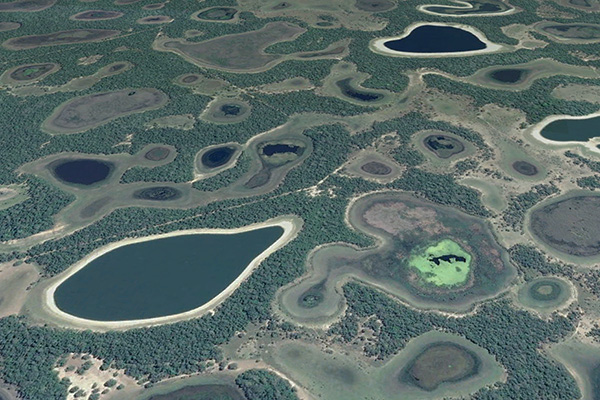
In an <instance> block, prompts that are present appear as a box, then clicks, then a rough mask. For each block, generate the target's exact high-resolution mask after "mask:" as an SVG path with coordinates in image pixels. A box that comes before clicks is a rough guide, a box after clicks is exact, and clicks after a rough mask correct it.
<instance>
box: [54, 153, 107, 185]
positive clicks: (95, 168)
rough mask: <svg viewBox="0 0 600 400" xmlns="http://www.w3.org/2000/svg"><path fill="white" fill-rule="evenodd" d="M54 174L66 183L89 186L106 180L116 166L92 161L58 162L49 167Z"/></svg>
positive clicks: (105, 162)
mask: <svg viewBox="0 0 600 400" xmlns="http://www.w3.org/2000/svg"><path fill="white" fill-rule="evenodd" d="M48 167H49V168H50V170H51V172H52V174H53V175H54V176H55V177H56V178H57V179H58V180H60V181H62V182H64V183H70V184H75V185H84V186H89V185H93V184H96V183H99V182H102V181H103V180H106V179H107V178H108V177H109V175H110V173H111V172H112V170H113V169H114V164H113V163H110V162H107V161H100V160H92V159H77V160H57V161H54V162H52V163H50V165H49V166H48Z"/></svg>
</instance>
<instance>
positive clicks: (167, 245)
mask: <svg viewBox="0 0 600 400" xmlns="http://www.w3.org/2000/svg"><path fill="white" fill-rule="evenodd" d="M282 234H283V228H281V227H279V226H272V227H268V228H261V229H255V230H252V231H248V232H241V233H235V234H229V235H226V234H192V235H183V236H173V237H168V238H162V239H156V240H150V241H146V242H140V243H134V244H130V245H126V246H123V247H119V248H117V249H115V250H112V251H109V252H108V253H106V254H104V255H102V256H100V257H98V258H96V259H95V260H93V261H92V262H90V263H89V264H88V265H86V266H85V267H83V268H82V269H81V270H79V271H77V272H76V273H75V274H74V275H73V276H71V277H69V278H68V279H67V280H66V281H65V282H63V283H62V284H61V285H59V286H58V287H57V288H56V292H55V293H54V301H55V302H56V305H57V306H58V308H59V309H61V310H62V311H64V312H66V313H68V314H72V315H75V316H77V317H81V318H87V319H92V320H98V321H125V320H135V319H145V318H154V317H162V316H166V315H172V314H179V313H182V312H185V311H189V310H193V309H194V308H197V307H200V306H201V305H203V304H205V303H206V302H208V301H209V300H211V299H212V298H213V297H215V296H216V295H218V294H219V293H221V292H222V291H223V290H224V289H225V288H227V286H229V285H230V284H231V283H232V282H233V281H234V280H235V279H236V278H237V277H238V276H239V275H240V274H241V273H242V271H243V270H244V269H245V268H246V267H247V266H248V264H249V263H250V262H251V261H252V260H253V259H254V258H256V257H257V256H258V255H259V254H260V253H262V252H263V251H264V250H266V249H267V248H268V247H269V246H271V245H272V244H273V243H274V242H275V241H276V240H277V239H279V237H281V235H282Z"/></svg>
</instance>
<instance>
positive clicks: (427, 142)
mask: <svg viewBox="0 0 600 400" xmlns="http://www.w3.org/2000/svg"><path fill="white" fill-rule="evenodd" d="M423 145H424V146H425V148H426V149H427V150H429V151H431V152H432V153H433V154H435V155H436V156H437V157H438V158H441V159H444V160H445V159H447V158H450V157H452V156H454V155H456V154H460V153H462V152H463V151H464V150H465V145H464V144H463V143H462V142H461V141H460V140H458V139H456V138H453V137H452V136H448V135H429V136H427V137H425V138H424V139H423Z"/></svg>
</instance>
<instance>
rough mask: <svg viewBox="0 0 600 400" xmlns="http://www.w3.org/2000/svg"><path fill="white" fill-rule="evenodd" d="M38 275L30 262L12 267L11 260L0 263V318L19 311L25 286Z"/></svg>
mask: <svg viewBox="0 0 600 400" xmlns="http://www.w3.org/2000/svg"><path fill="white" fill-rule="evenodd" d="M39 276H40V275H39V273H38V271H37V269H36V268H35V267H34V266H33V265H31V264H21V265H19V266H18V267H13V266H12V262H11V263H5V264H0V318H4V317H7V316H9V315H14V314H18V313H19V311H20V310H21V308H22V307H23V304H25V299H26V298H27V288H28V287H29V286H30V285H31V284H33V283H34V282H36V281H37V280H38V279H39Z"/></svg>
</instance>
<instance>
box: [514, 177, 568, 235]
mask: <svg viewBox="0 0 600 400" xmlns="http://www.w3.org/2000/svg"><path fill="white" fill-rule="evenodd" d="M558 192H559V190H558V188H557V187H556V186H554V185H544V184H541V185H535V186H534V187H533V188H531V190H529V191H528V192H525V193H521V194H518V195H516V196H513V198H512V199H511V200H510V202H509V203H508V208H507V209H506V210H505V211H504V214H502V219H503V220H504V222H506V223H507V224H508V226H510V227H511V228H513V229H521V228H522V227H523V218H524V217H525V214H526V213H527V211H528V210H529V209H530V208H531V207H533V206H535V205H536V204H537V203H539V202H540V201H542V200H544V199H545V198H546V197H548V196H551V195H553V194H556V193H558Z"/></svg>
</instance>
